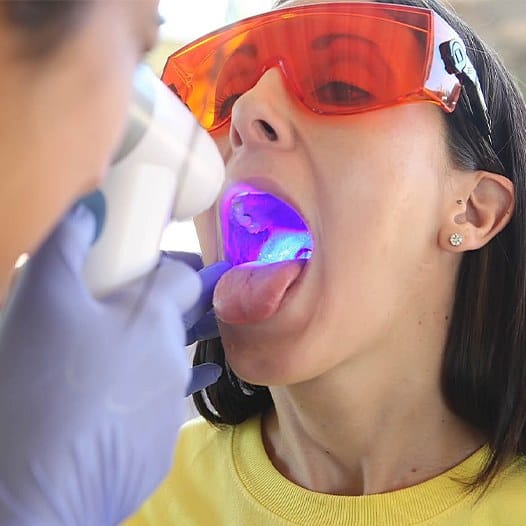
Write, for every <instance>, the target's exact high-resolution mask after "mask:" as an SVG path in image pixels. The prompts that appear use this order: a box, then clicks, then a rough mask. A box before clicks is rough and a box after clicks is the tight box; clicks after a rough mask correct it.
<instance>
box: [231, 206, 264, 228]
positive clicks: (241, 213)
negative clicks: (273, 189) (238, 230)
mask: <svg viewBox="0 0 526 526" xmlns="http://www.w3.org/2000/svg"><path fill="white" fill-rule="evenodd" d="M232 212H233V214H234V218H235V220H236V221H237V222H238V224H239V225H240V226H242V227H243V228H245V229H246V231H247V232H248V233H249V234H258V233H259V232H262V231H263V230H264V228H261V225H260V224H259V223H258V222H257V221H254V218H253V217H252V216H251V215H250V214H247V213H245V205H244V204H243V202H242V201H237V202H235V203H233V205H232Z"/></svg>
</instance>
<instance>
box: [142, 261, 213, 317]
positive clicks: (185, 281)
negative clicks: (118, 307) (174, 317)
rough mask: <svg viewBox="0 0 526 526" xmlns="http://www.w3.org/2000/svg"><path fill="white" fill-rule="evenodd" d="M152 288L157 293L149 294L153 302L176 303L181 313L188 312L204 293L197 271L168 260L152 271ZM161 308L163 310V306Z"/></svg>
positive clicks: (183, 264)
mask: <svg viewBox="0 0 526 526" xmlns="http://www.w3.org/2000/svg"><path fill="white" fill-rule="evenodd" d="M150 277H151V286H152V287H153V288H155V289H156V292H155V293H153V292H152V293H150V294H148V297H150V298H152V300H151V301H155V302H159V301H160V298H164V300H165V301H164V303H165V304H166V303H168V304H170V303H174V304H175V305H177V307H178V308H179V311H180V312H187V311H189V310H190V309H192V307H193V306H194V305H195V304H196V303H197V302H198V300H199V297H200V295H201V291H202V288H203V286H202V282H201V280H200V279H199V276H198V274H197V272H196V271H195V270H193V269H192V268H191V267H189V266H188V265H187V264H186V263H183V262H181V261H172V260H169V259H166V260H165V261H163V264H162V265H160V266H159V267H157V268H156V269H154V270H153V271H152V275H151V276H148V277H147V278H146V279H150ZM159 308H163V306H162V305H160V306H159Z"/></svg>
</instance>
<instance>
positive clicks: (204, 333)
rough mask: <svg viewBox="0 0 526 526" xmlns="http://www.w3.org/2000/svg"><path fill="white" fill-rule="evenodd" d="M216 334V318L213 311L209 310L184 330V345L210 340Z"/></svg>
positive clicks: (215, 336)
mask: <svg viewBox="0 0 526 526" xmlns="http://www.w3.org/2000/svg"><path fill="white" fill-rule="evenodd" d="M218 336H219V329H218V327H217V318H216V315H215V312H214V311H213V310H210V311H209V312H207V313H206V314H205V315H204V316H203V317H202V318H201V319H200V320H199V321H198V322H197V323H196V324H195V325H194V326H193V327H191V328H190V329H188V330H187V331H186V345H192V343H195V342H199V341H203V340H212V339H213V338H217V337H218Z"/></svg>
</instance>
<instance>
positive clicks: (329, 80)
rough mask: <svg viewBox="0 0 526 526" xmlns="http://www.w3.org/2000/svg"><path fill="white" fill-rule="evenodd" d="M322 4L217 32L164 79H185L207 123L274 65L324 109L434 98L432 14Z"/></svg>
mask: <svg viewBox="0 0 526 526" xmlns="http://www.w3.org/2000/svg"><path fill="white" fill-rule="evenodd" d="M324 5H326V6H328V5H329V4H317V5H313V6H302V9H301V10H300V9H297V10H296V11H295V10H294V8H291V9H284V10H279V11H276V12H273V13H270V14H266V15H262V16H260V17H256V18H254V19H251V20H248V21H244V22H241V23H240V24H239V25H237V26H231V27H230V28H227V29H225V30H223V31H220V32H217V33H215V34H213V35H211V36H209V37H207V38H205V39H203V40H202V41H201V42H198V43H197V44H195V45H193V46H189V47H187V48H186V49H185V50H183V51H182V53H181V56H177V55H178V53H175V54H174V56H173V58H171V59H170V61H169V63H168V65H167V70H165V74H164V75H163V79H164V80H165V81H167V82H169V81H170V79H176V80H177V81H178V82H179V83H182V84H184V85H185V86H181V89H179V92H180V93H183V92H184V91H185V89H187V93H188V95H187V97H186V100H185V102H186V103H187V104H188V105H189V106H190V108H191V109H192V111H193V112H194V114H195V115H196V116H197V117H198V118H200V121H201V123H202V124H203V125H204V126H205V127H206V128H207V129H212V128H216V127H218V126H220V125H221V124H223V123H224V122H226V121H227V120H228V119H229V117H230V112H231V108H232V105H233V103H234V102H235V100H237V98H238V97H239V96H240V95H242V94H243V93H245V92H246V91H247V90H249V89H251V88H252V87H253V86H254V85H255V84H256V83H257V81H258V80H259V78H260V77H261V75H262V74H263V73H264V72H265V71H266V70H268V69H269V68H272V67H279V68H280V69H281V71H282V73H283V76H284V78H285V80H286V82H287V84H288V86H289V89H291V90H292V91H293V92H294V93H295V95H296V96H297V97H298V99H299V100H300V101H302V102H303V103H304V104H305V105H306V106H307V107H308V108H309V109H311V110H313V111H316V112H319V113H328V114H351V113H356V112H360V111H367V110H370V109H375V108H377V107H384V106H386V105H393V104H399V103H402V102H405V101H408V100H418V99H422V98H429V97H427V96H426V94H425V90H424V83H425V80H426V77H427V74H428V72H429V66H430V65H429V56H430V54H432V51H433V50H431V49H430V47H429V44H430V42H429V36H430V35H429V32H430V31H431V28H430V22H431V16H430V13H429V12H423V11H422V10H416V11H411V12H410V13H406V12H405V11H404V8H400V6H398V8H397V9H392V8H389V9H387V8H385V6H383V7H382V8H381V9H378V7H379V5H378V4H375V5H374V4H373V5H374V9H373V8H372V7H371V4H369V5H368V6H367V8H364V6H365V4H358V3H356V4H352V6H353V7H350V6H349V4H331V6H330V8H331V10H332V11H338V12H327V13H324V12H322V9H323V8H324V7H323V6H324ZM353 11H354V12H353ZM247 30H248V31H247ZM168 66H170V67H171V69H168ZM177 72H179V74H178V75H176V74H175V73H177ZM181 72H182V74H181ZM183 98H184V97H183Z"/></svg>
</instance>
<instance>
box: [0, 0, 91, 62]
mask: <svg viewBox="0 0 526 526" xmlns="http://www.w3.org/2000/svg"><path fill="white" fill-rule="evenodd" d="M92 3H93V2H92V1H90V0H16V1H6V2H1V9H2V11H3V16H4V18H5V19H6V20H7V22H8V23H9V24H10V25H11V26H12V27H13V28H14V29H15V30H16V31H17V32H18V33H19V35H20V37H21V40H20V46H19V52H20V54H21V55H22V56H25V57H28V58H43V57H45V56H47V55H49V54H50V53H52V52H53V51H54V50H55V49H56V48H57V47H58V46H59V45H60V44H61V43H62V42H63V41H64V40H65V38H66V37H67V36H69V35H70V34H71V32H73V31H74V30H75V29H77V28H78V27H79V25H80V23H81V21H82V19H83V16H82V15H83V14H84V13H85V11H86V9H87V7H88V6H90V5H91V4H92Z"/></svg>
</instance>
